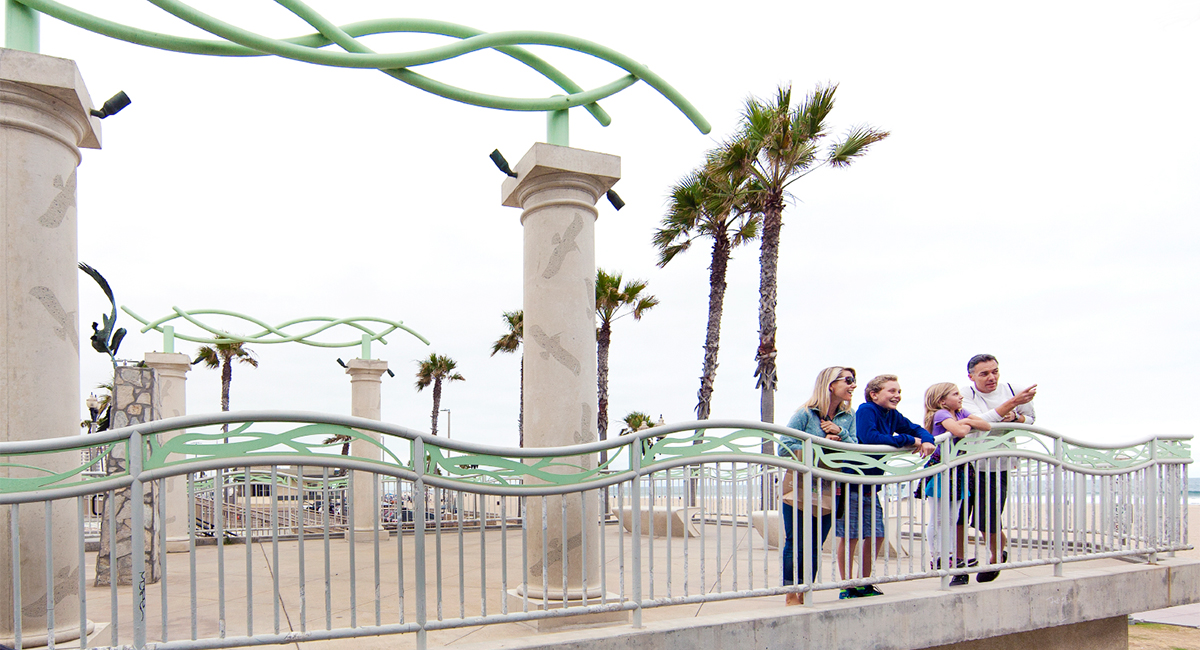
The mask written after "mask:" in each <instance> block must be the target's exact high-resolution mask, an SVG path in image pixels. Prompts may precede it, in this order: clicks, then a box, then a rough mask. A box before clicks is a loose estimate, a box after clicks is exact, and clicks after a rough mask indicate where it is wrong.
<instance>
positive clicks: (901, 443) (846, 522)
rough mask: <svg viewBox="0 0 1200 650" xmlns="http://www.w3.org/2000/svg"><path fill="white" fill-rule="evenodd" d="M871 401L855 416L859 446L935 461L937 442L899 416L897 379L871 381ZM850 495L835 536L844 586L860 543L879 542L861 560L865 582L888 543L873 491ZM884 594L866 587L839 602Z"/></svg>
mask: <svg viewBox="0 0 1200 650" xmlns="http://www.w3.org/2000/svg"><path fill="white" fill-rule="evenodd" d="M866 398H867V401H866V402H863V404H862V405H861V406H859V407H858V411H857V412H856V413H855V422H854V428H855V429H856V432H857V434H858V443H859V444H863V445H888V446H890V447H899V448H904V447H911V448H913V451H914V452H915V453H917V454H920V455H921V456H922V457H928V456H930V455H931V454H933V452H934V450H935V449H937V447H935V446H934V444H933V436H932V435H930V434H929V432H928V431H926V430H925V429H924V428H922V427H921V426H920V425H917V424H913V423H912V422H911V421H909V419H908V418H906V417H904V416H903V415H901V414H900V411H897V410H896V407H897V406H898V405H899V404H900V382H899V380H898V378H897V377H896V375H879V376H878V377H876V378H874V379H872V380H871V381H870V382H869V383H867V391H866ZM843 471H845V472H847V473H854V474H861V475H868V476H878V475H881V474H883V469H882V468H878V467H863V468H861V469H857V470H856V469H852V468H844V469H843ZM845 494H846V506H845V507H846V512H845V513H844V514H845V516H843V517H841V518H839V519H838V520H837V526H836V534H837V536H838V537H839V538H840V540H839V544H838V566H839V567H840V568H841V572H842V580H849V579H851V578H852V577H853V575H854V558H855V556H856V555H857V554H858V553H857V551H858V542H859V540H861V539H863V538H865V537H866V536H867V535H866V533H868V532H869V533H871V536H872V537H874V538H875V540H874V542H875V543H874V547H875V552H874V553H869V552H867V549H865V548H864V549H863V557H862V567H863V575H862V577H864V578H868V577H870V576H871V568H872V567H871V565H872V563H873V561H874V558H875V556H877V555H879V554H880V553H881V552H882V551H883V544H884V541H885V540H884V517H883V504H882V503H880V501H879V499H876V498H875V488H874V486H870V487H866V488H862V487H860V486H857V485H848V486H847V489H846V490H845ZM838 514H839V515H841V514H843V513H838ZM864 524H865V526H864ZM864 528H865V529H866V530H864ZM847 542H849V544H847ZM847 546H849V553H847V548H846V547H847ZM882 593H883V592H881V591H879V589H878V588H876V587H875V585H867V586H865V587H851V588H849V589H843V590H842V593H841V595H840V596H839V597H840V598H860V597H863V596H879V595H881V594H882Z"/></svg>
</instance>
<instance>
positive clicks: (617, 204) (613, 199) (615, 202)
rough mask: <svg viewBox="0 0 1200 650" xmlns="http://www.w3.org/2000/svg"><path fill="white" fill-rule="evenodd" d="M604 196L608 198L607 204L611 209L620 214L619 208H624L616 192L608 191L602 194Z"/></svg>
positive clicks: (623, 203)
mask: <svg viewBox="0 0 1200 650" xmlns="http://www.w3.org/2000/svg"><path fill="white" fill-rule="evenodd" d="M604 196H606V197H608V202H609V203H611V204H612V207H613V208H615V209H616V211H617V212H620V211H621V208H623V207H625V202H624V201H622V200H621V197H619V196H617V193H616V192H614V191H612V190H609V191H607V192H605V193H604Z"/></svg>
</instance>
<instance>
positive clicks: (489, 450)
mask: <svg viewBox="0 0 1200 650" xmlns="http://www.w3.org/2000/svg"><path fill="white" fill-rule="evenodd" d="M244 422H253V423H260V422H292V423H312V424H328V425H334V426H344V427H350V428H354V429H362V430H366V431H372V432H376V433H381V434H384V435H389V436H393V437H397V438H402V439H406V440H422V441H424V442H425V444H427V445H428V444H432V445H434V446H436V447H439V448H442V449H447V450H452V451H457V452H463V453H475V454H488V455H499V456H508V457H512V458H544V457H548V456H579V455H584V454H591V453H596V452H599V451H602V450H610V449H615V448H618V447H623V446H626V445H629V444H631V443H632V442H634V441H637V440H646V439H648V438H659V437H661V436H665V435H669V434H672V433H680V432H685V431H698V430H707V429H732V430H751V431H762V432H764V433H770V434H775V435H783V436H790V437H793V438H797V439H800V440H806V439H809V440H812V441H813V443H815V444H817V445H820V446H822V447H826V448H829V449H836V450H843V451H854V452H859V453H873V454H889V453H895V452H896V448H895V447H889V446H886V445H860V444H854V443H846V442H838V441H833V440H828V439H826V438H821V437H817V436H812V435H810V434H808V433H805V432H803V431H798V430H796V429H791V428H788V427H785V426H782V425H778V424H770V423H766V422H756V421H753V420H733V419H717V420H702V421H692V422H679V423H675V424H668V425H664V426H659V427H653V428H650V429H644V430H641V431H635V432H632V433H629V434H625V435H621V436H615V437H613V438H609V439H608V440H600V441H596V442H590V443H585V444H580V445H570V446H562V447H525V448H520V447H503V446H497V445H486V444H481V443H474V442H469V441H464V440H450V439H447V438H442V437H440V436H434V435H432V434H429V433H426V432H422V431H418V430H416V429H411V428H409V427H405V426H401V425H397V424H390V423H387V422H380V421H377V420H369V419H366V418H360V417H354V416H350V415H338V414H331V413H317V412H312V411H282V410H250V411H230V412H224V413H205V414H200V415H183V416H178V417H172V418H164V419H161V420H155V421H153V422H147V423H144V424H135V425H130V426H127V427H122V428H120V429H112V430H110V431H103V432H99V433H93V434H87V435H86V437H84V436H63V437H58V438H44V439H40V440H27V441H17V442H2V443H0V452H3V453H13V454H20V453H40V452H48V451H59V450H65V449H71V448H76V447H79V446H81V444H85V445H86V446H98V445H102V444H107V443H112V442H117V441H121V440H126V439H128V438H129V437H130V436H131V435H133V434H134V433H135V432H136V433H139V434H141V435H151V434H156V433H163V432H167V431H177V430H183V429H190V428H196V427H203V426H211V425H219V424H235V423H244ZM1006 430H1020V431H1028V432H1031V433H1036V434H1040V435H1043V436H1046V437H1048V438H1052V439H1059V440H1062V441H1063V442H1066V443H1068V444H1072V445H1076V446H1080V447H1088V448H1092V449H1101V450H1114V449H1121V448H1125V447H1132V446H1136V445H1141V444H1146V443H1148V442H1151V441H1154V440H1160V441H1186V440H1191V439H1192V435H1191V434H1182V433H1164V434H1157V435H1147V436H1141V437H1138V438H1135V439H1132V440H1127V441H1122V442H1108V443H1105V442H1096V441H1090V440H1083V439H1080V438H1076V437H1073V436H1067V435H1064V434H1060V433H1057V432H1055V431H1052V430H1050V429H1046V428H1044V427H1038V426H1033V425H1027V424H1017V423H1005V424H1002V425H997V426H996V427H995V428H994V429H993V431H1006ZM946 435H948V434H945V435H943V436H941V437H939V438H938V439H937V440H938V442H941V441H942V440H944V439H945V437H946Z"/></svg>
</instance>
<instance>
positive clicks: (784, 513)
mask: <svg viewBox="0 0 1200 650" xmlns="http://www.w3.org/2000/svg"><path fill="white" fill-rule="evenodd" d="M793 512H795V517H796V525H797V526H799V527H800V530H801V531H803V530H804V509H803V505H801V508H800V509H799V510H796V509H793V508H792V504H790V503H788V502H786V501H785V502H783V507H782V508H781V512H780V516H781V517H782V518H783V533H784V537H785V541H784V542H783V584H785V585H792V584H796V583H798V582H803V581H804V575H805V568H804V558H803V557H801V558H799V560H798V561H797V563H796V567H795V568H796V569H797V570H798V571H799V572H800V578H799V579H796V576H795V575H793V573H792V548H793V543H792V542H793V540H794V538H795V536H794V535H792V513H793ZM832 527H833V514H832V513H830V514H827V515H819V516H816V517H813V518H812V567H813V569H812V570H813V575H814V576H815V575H816V574H817V567H819V566H820V565H821V545H822V544H824V543H825V538H826V537H829V529H830V528H832ZM797 554H800V555H803V548H801V549H799V550H797Z"/></svg>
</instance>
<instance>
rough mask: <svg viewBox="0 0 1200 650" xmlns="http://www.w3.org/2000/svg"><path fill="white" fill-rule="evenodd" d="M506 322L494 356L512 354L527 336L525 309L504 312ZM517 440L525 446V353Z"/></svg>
mask: <svg viewBox="0 0 1200 650" xmlns="http://www.w3.org/2000/svg"><path fill="white" fill-rule="evenodd" d="M504 324H505V325H507V326H508V332H506V333H505V334H504V336H501V337H500V338H498V339H496V342H495V343H493V344H492V356H493V357H494V356H496V353H497V352H505V353H508V354H512V353H513V352H516V351H517V350H519V349H520V348H521V339H522V337H524V336H525V311H524V310H522V309H518V310H516V311H506V312H504ZM517 440H518V445H519V446H521V447H524V446H525V355H524V354H522V355H521V408H520V410H519V411H517Z"/></svg>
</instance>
